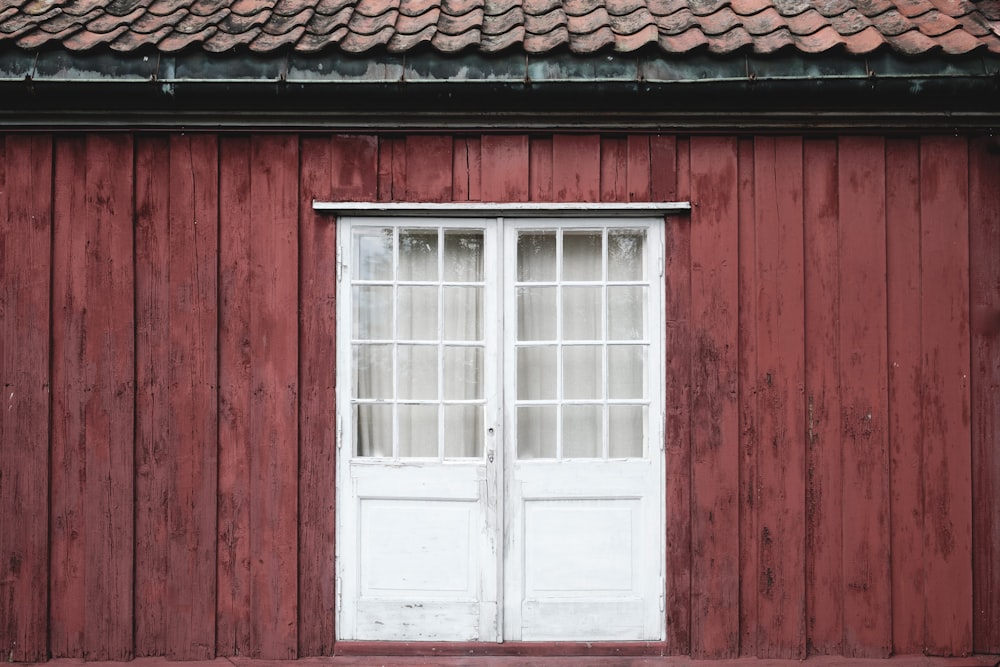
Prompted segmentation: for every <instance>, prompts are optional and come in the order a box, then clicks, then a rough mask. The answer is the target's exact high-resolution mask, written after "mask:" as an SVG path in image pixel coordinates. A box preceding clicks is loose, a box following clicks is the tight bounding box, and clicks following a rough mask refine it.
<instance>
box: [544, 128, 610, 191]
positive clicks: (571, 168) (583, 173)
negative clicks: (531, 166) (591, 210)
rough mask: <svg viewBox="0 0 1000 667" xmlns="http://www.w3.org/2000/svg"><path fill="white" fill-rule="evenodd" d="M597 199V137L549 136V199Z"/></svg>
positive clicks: (598, 158) (599, 173)
mask: <svg viewBox="0 0 1000 667" xmlns="http://www.w3.org/2000/svg"><path fill="white" fill-rule="evenodd" d="M600 197H601V137H600V135H597V134H585V135H569V134H557V135H555V136H553V137H552V198H553V201H560V202H572V201H579V202H594V201H600V200H601V199H600Z"/></svg>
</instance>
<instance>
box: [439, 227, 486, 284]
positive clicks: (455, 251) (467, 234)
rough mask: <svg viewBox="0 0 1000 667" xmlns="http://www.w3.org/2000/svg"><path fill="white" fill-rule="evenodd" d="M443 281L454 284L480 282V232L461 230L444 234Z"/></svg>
mask: <svg viewBox="0 0 1000 667" xmlns="http://www.w3.org/2000/svg"><path fill="white" fill-rule="evenodd" d="M444 279H445V280H450V281H455V282H480V281H482V279H483V233H482V232H480V231H467V230H462V231H446V232H445V233H444Z"/></svg>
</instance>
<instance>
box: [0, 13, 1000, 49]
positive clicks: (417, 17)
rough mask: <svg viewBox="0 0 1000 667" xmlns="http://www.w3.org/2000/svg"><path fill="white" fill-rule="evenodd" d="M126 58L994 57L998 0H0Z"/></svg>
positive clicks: (20, 16) (0, 22)
mask: <svg viewBox="0 0 1000 667" xmlns="http://www.w3.org/2000/svg"><path fill="white" fill-rule="evenodd" d="M3 42H9V43H14V44H16V45H17V46H18V48H21V49H37V48H40V47H43V46H45V47H51V46H52V44H60V45H62V46H63V47H64V48H67V49H71V50H89V49H96V48H101V47H104V48H110V49H113V50H115V51H121V52H129V51H134V50H136V49H140V48H149V47H151V46H152V47H155V48H156V49H158V50H160V51H164V52H174V51H178V50H181V49H198V48H200V49H203V50H205V51H208V52H221V51H229V50H233V49H241V48H242V49H249V50H252V51H256V52H262V53H267V52H274V51H278V50H292V51H299V52H302V53H314V52H317V51H322V50H327V49H335V50H341V51H344V52H347V53H364V52H366V51H372V50H375V49H379V48H382V49H386V50H388V51H391V52H394V53H406V52H408V51H411V50H413V49H417V48H419V47H421V45H424V48H428V47H429V48H431V49H434V50H437V51H439V52H443V53H457V52H462V51H466V50H470V51H480V52H483V53H494V52H497V51H502V50H505V49H521V50H523V51H524V52H526V53H548V52H551V51H554V50H559V49H566V48H568V49H569V50H570V51H572V52H575V53H595V52H598V51H611V50H613V51H616V52H619V53H632V52H635V51H638V50H640V49H643V48H646V47H647V46H648V45H650V44H653V43H655V44H656V45H657V46H658V48H659V49H660V50H661V51H663V52H666V53H688V52H691V51H694V50H698V49H704V50H708V51H710V52H713V53H720V54H726V53H733V52H736V51H752V52H754V53H760V54H767V53H773V52H776V51H779V50H782V49H794V50H797V51H800V52H802V53H824V52H827V51H831V50H835V49H839V50H842V51H846V52H849V53H857V54H866V53H871V52H873V51H876V50H879V49H889V50H895V51H897V52H899V53H903V54H908V55H917V54H922V53H928V52H932V51H943V52H944V53H947V54H962V53H970V52H972V51H976V50H978V49H983V50H989V51H990V52H993V53H1000V0H977V1H976V2H973V1H972V0H0V43H3Z"/></svg>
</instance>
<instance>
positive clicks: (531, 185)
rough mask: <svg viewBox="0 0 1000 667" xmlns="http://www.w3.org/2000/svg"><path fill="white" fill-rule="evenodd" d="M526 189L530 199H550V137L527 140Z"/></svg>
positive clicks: (542, 200)
mask: <svg viewBox="0 0 1000 667" xmlns="http://www.w3.org/2000/svg"><path fill="white" fill-rule="evenodd" d="M528 151H529V155H528V189H529V190H530V191H531V201H541V202H545V201H552V139H551V138H549V137H531V138H530V139H529V140H528Z"/></svg>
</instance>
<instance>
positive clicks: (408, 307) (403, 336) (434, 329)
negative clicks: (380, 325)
mask: <svg viewBox="0 0 1000 667" xmlns="http://www.w3.org/2000/svg"><path fill="white" fill-rule="evenodd" d="M397 294H398V295H399V299H398V302H397V303H398V304H399V311H398V315H397V316H398V318H399V320H398V321H397V322H396V335H397V336H398V337H399V340H437V337H438V288H437V287H432V286H426V287H406V286H403V285H400V287H399V289H398V291H397Z"/></svg>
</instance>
